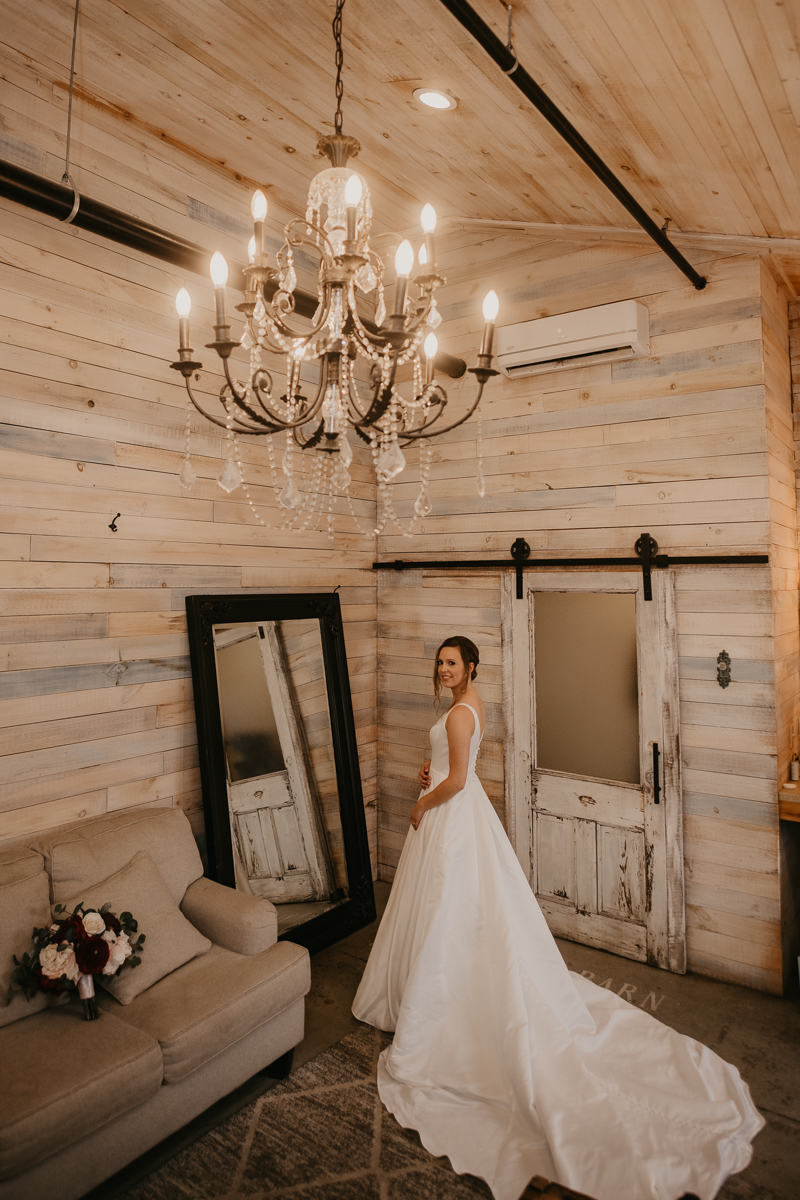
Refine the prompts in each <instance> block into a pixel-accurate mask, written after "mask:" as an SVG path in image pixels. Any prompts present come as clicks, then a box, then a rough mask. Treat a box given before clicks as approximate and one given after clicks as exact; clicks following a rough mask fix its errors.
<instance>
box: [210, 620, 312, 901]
mask: <svg viewBox="0 0 800 1200" xmlns="http://www.w3.org/2000/svg"><path fill="white" fill-rule="evenodd" d="M214 643H215V648H216V653H217V672H218V680H219V683H220V703H221V709H222V716H223V741H224V744H225V753H226V762H227V773H228V802H229V809H230V817H231V830H232V834H233V841H234V846H235V848H236V851H237V858H238V860H239V861H238V866H237V871H243V873H244V875H245V876H246V879H247V886H248V887H249V890H250V891H251V892H253V894H254V895H256V896H263V897H265V898H266V899H268V900H271V901H272V903H273V904H287V903H297V902H300V901H309V900H323V899H327V898H328V897H330V896H331V895H333V893H334V891H335V884H334V880H333V871H332V867H331V864H330V857H329V854H328V848H327V845H326V842H325V836H324V831H323V829H322V823H321V819H320V816H319V812H318V806H317V803H316V797H315V795H314V791H313V785H312V782H311V779H310V777H309V772H308V768H307V764H306V761H305V747H304V742H303V735H302V731H301V729H300V726H299V722H298V720H297V714H296V712H295V708H294V703H293V700H292V692H291V682H290V679H289V678H288V672H287V669H286V663H285V656H284V654H283V650H282V646H281V638H280V633H279V631H278V629H276V625H275V622H274V621H271V622H265V623H263V624H259V625H255V626H252V625H251V626H245V625H241V626H231V627H229V628H226V629H221V630H215V635H214ZM232 653H235V654H236V658H235V660H233V661H231V663H230V665H229V667H228V668H227V670H226V664H225V663H224V661H223V660H224V659H225V657H226V655H229V654H232ZM237 693H238V694H237ZM237 700H239V701H240V704H239V705H237V704H236V701H237ZM237 707H238V708H241V707H244V708H245V709H246V718H243V717H242V716H241V715H240V714H239V713H237V711H236V710H237ZM242 882H244V881H242Z"/></svg>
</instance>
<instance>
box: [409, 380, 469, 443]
mask: <svg viewBox="0 0 800 1200" xmlns="http://www.w3.org/2000/svg"><path fill="white" fill-rule="evenodd" d="M485 386H486V380H485V379H482V380H481V381H480V382H479V384H478V394H477V396H476V397H475V400H474V401H473V404H472V407H471V408H469V409H468V410H467V412H465V413H464V416H463V417H459V419H458V420H457V421H454V422H453V424H452V425H445V427H444V428H443V429H435V430H433V432H431V425H433V423H434V421H438V419H439V417H440V416H441V415H442V414H441V409H440V411H439V412H438V413H437V414H436V416H435V417H434V418H433V421H431V422H430V424H428V425H421V426H420V428H419V429H413V430H409V432H408V433H401V434H400V437H402V438H405V439H406V442H405V445H407V446H410V445H411V443H412V442H413V441H416V440H417V438H421V437H438V436H439V435H440V434H441V433H449V432H450V430H451V429H458V427H459V425H463V424H464V422H465V421H468V420H469V419H470V417H471V416H472V414H473V413H474V412H475V409H476V408H477V407H478V405H479V404H480V402H481V396H482V395H483V389H484V388H485Z"/></svg>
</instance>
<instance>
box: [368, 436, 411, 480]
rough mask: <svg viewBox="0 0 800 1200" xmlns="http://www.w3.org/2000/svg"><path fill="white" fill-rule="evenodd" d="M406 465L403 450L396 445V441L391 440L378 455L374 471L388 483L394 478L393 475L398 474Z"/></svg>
mask: <svg viewBox="0 0 800 1200" xmlns="http://www.w3.org/2000/svg"><path fill="white" fill-rule="evenodd" d="M405 465H406V458H405V455H404V454H403V451H402V450H401V449H400V447H399V446H398V444H397V442H392V443H391V445H390V446H389V447H388V448H387V449H386V450H382V451H381V453H380V455H379V456H378V463H377V466H376V468H375V473H376V475H377V476H378V479H380V480H381V481H383V482H386V483H388V481H389V480H390V479H394V477H395V475H399V474H400V472H401V471H402V470H403V468H404V467H405Z"/></svg>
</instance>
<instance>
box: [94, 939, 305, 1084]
mask: <svg viewBox="0 0 800 1200" xmlns="http://www.w3.org/2000/svg"><path fill="white" fill-rule="evenodd" d="M137 969H138V968H137ZM310 986H311V971H310V967H309V957H308V951H307V950H305V949H304V948H303V947H302V946H295V945H293V944H292V942H279V943H278V944H277V945H276V946H271V947H270V949H269V950H265V951H264V952H263V953H262V954H254V955H244V954H234V953H233V952H232V951H231V950H223V948H222V947H221V946H212V948H211V949H210V950H209V952H208V954H204V955H203V957H202V958H195V959H193V960H192V962H189V963H187V964H186V966H184V967H181V969H180V970H179V971H175V972H174V973H173V974H172V975H168V976H167V977H166V979H162V980H161V982H160V983H157V984H156V985H155V986H154V987H151V988H150V989H149V990H148V991H146V992H144V993H143V994H142V995H141V996H139V997H138V998H137V999H136V1000H134V1001H133V1003H132V1004H129V1005H128V1006H127V1007H126V1008H124V1009H118V1008H117V1007H116V1005H115V1003H114V1001H113V1000H112V999H110V998H109V997H108V996H101V998H100V1004H101V1006H102V1008H103V1010H104V1011H110V1012H113V1013H114V1015H115V1016H118V1017H119V1019H120V1020H121V1021H126V1022H129V1023H130V1024H131V1025H135V1026H136V1027H137V1028H138V1029H141V1030H142V1031H143V1032H144V1033H147V1034H148V1035H149V1036H150V1037H152V1038H156V1039H157V1040H158V1041H159V1042H160V1043H161V1052H162V1054H163V1057H164V1081H165V1083H175V1082H176V1081H177V1080H179V1079H184V1078H185V1077H186V1076H187V1075H189V1074H191V1072H192V1071H194V1070H196V1069H197V1068H198V1067H200V1066H202V1065H203V1063H205V1062H208V1060H209V1059H212V1058H214V1057H215V1055H217V1054H220V1053H221V1052H222V1051H223V1050H226V1049H227V1048H228V1047H229V1046H232V1045H233V1044H234V1043H235V1042H238V1041H239V1039H240V1038H243V1037H245V1035H246V1034H248V1033H250V1032H251V1031H252V1030H254V1029H257V1028H258V1026H259V1025H262V1024H264V1023H265V1022H266V1021H269V1020H270V1018H272V1017H274V1016H275V1015H276V1014H277V1013H279V1012H282V1011H283V1009H285V1008H286V1007H287V1006H288V1005H289V1004H291V1003H292V1001H294V1000H297V999H299V998H300V997H301V996H304V995H305V994H306V992H307V991H308V989H309V987H310Z"/></svg>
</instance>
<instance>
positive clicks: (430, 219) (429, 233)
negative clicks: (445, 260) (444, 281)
mask: <svg viewBox="0 0 800 1200" xmlns="http://www.w3.org/2000/svg"><path fill="white" fill-rule="evenodd" d="M420 221H421V223H422V228H423V230H424V231H425V254H426V259H425V261H426V263H427V264H428V270H429V271H430V272H431V274H434V273H435V271H434V267H435V263H436V246H435V244H434V240H433V231H434V229H435V228H436V209H435V208H434V207H433V205H432V204H426V205H425V207H424V208H423V210H422V214H421V216H420Z"/></svg>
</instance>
